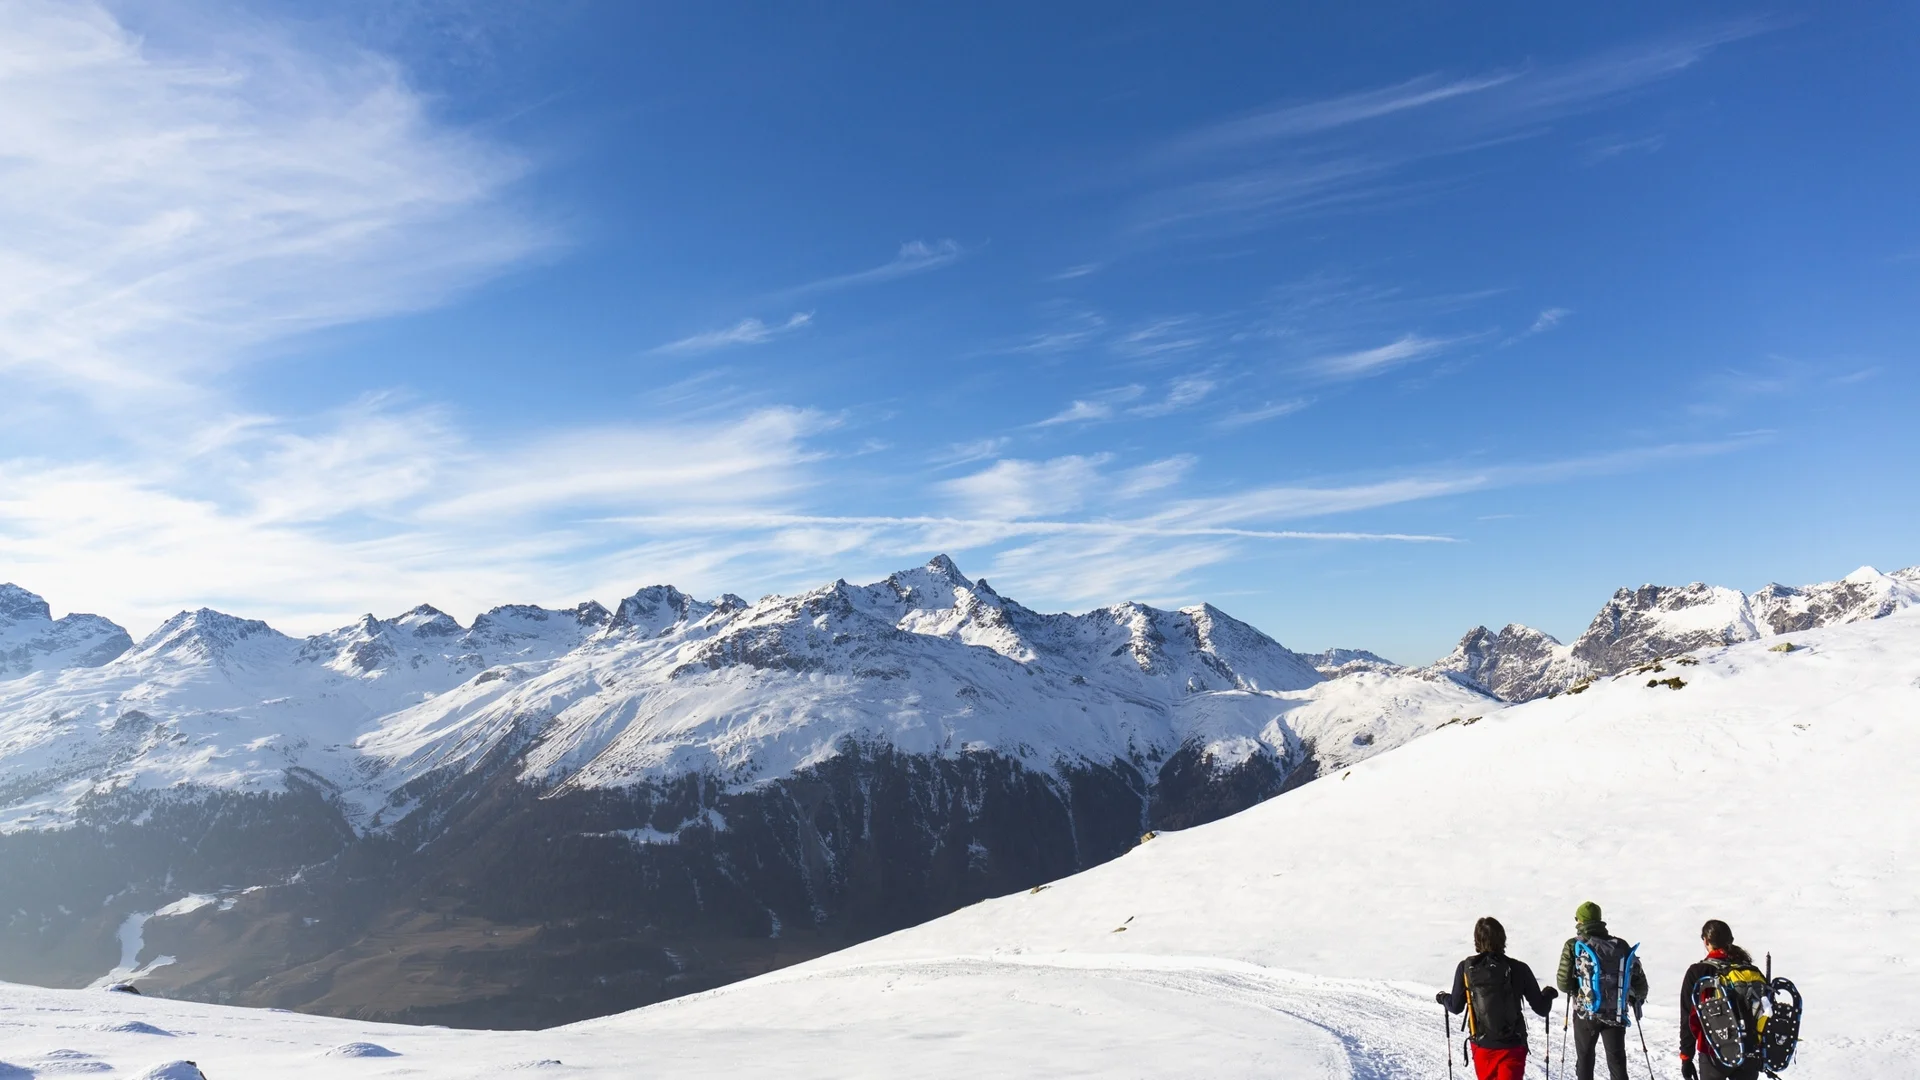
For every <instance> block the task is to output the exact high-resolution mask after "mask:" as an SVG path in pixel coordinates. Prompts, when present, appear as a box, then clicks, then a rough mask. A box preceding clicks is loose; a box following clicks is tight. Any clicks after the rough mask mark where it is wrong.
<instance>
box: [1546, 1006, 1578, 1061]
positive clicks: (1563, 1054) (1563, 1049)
mask: <svg viewBox="0 0 1920 1080" xmlns="http://www.w3.org/2000/svg"><path fill="white" fill-rule="evenodd" d="M1572 1027H1573V1002H1571V1001H1569V1002H1567V1011H1566V1012H1563V1013H1561V1014H1560V1060H1561V1061H1565V1060H1567V1031H1568V1030H1569V1029H1571V1028H1572ZM1547 1047H1548V1049H1549V1050H1551V1049H1552V1047H1553V1033H1552V1032H1551V1031H1549V1032H1548V1033H1547Z"/></svg>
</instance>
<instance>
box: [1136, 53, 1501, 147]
mask: <svg viewBox="0 0 1920 1080" xmlns="http://www.w3.org/2000/svg"><path fill="white" fill-rule="evenodd" d="M1516 78H1519V75H1518V73H1504V74H1500V73H1497V74H1492V75H1483V76H1478V77H1475V78H1468V79H1453V80H1446V79H1442V78H1441V77H1440V76H1438V75H1422V76H1420V77H1418V78H1413V79H1409V80H1407V81H1406V82H1402V83H1397V84H1395V85H1392V86H1382V87H1376V88H1374V89H1371V90H1361V91H1358V92H1356V93H1351V94H1345V95H1341V96H1339V97H1332V98H1323V99H1321V100H1319V101H1306V102H1300V103H1297V104H1292V105H1282V106H1278V107H1276V108H1271V109H1265V110H1262V111H1260V112H1256V113H1253V114H1251V115H1249V116H1243V117H1240V118H1239V119H1235V120H1227V121H1223V122H1221V123H1217V124H1213V125H1211V126H1208V127H1204V128H1201V129H1200V130H1199V131H1196V132H1193V133H1192V134H1189V135H1184V136H1182V137H1180V138H1178V139H1175V140H1174V141H1173V142H1171V143H1170V144H1168V145H1167V146H1166V147H1164V148H1162V150H1161V153H1162V155H1164V156H1166V157H1172V158H1178V157H1191V156H1197V155H1207V154H1218V153H1221V152H1223V151H1231V150H1237V149H1241V148H1244V147H1247V146H1251V145H1258V144H1261V143H1268V142H1272V141H1274V140H1278V139H1297V138H1300V137H1302V136H1306V135H1317V134H1320V133H1322V132H1326V131H1331V130H1333V129H1335V128H1341V127H1346V126H1347V125H1349V124H1357V123H1361V122H1363V121H1367V120H1377V119H1379V118H1381V117H1384V116H1391V115H1393V114H1395V113H1400V112H1406V111H1408V110H1411V109H1420V108H1424V107H1426V106H1428V105H1434V104H1438V103H1440V102H1443V101H1449V100H1451V99H1453V98H1458V97H1464V96H1466V95H1469V94H1477V93H1480V92H1482V91H1484V90H1489V89H1492V88H1493V87H1496V86H1502V85H1504V84H1506V83H1509V82H1512V81H1513V80H1514V79H1516Z"/></svg>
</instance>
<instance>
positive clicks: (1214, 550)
mask: <svg viewBox="0 0 1920 1080" xmlns="http://www.w3.org/2000/svg"><path fill="white" fill-rule="evenodd" d="M1354 7H1355V6H1354V5H1337V4H1311V5H1289V6H1286V7H1285V8H1282V7H1280V6H1279V5H1272V4H1211V5H1178V6H1176V5H1132V4H1115V3H1098V4H1095V3H1085V4H1064V3H1063V4H1053V5H1044V6H1042V5H1032V4H1021V5H1015V4H1001V3H980V4H970V5H961V6H955V7H952V8H950V9H948V10H944V11H930V10H924V8H925V6H924V5H897V4H879V3H862V4H845V3H843V4H782V5H758V6H744V5H743V6H733V5H724V4H641V3H584V2H564V3H554V4H548V5H538V6H529V5H520V4H505V3H499V4H484V3H481V4H454V3H447V2H439V0H421V2H417V3H412V4H373V3H365V4H338V5H325V6H317V5H316V6H309V5H301V4H293V3H254V4H244V3H240V4H236V3H226V4H195V3H187V2H182V0H174V2H157V0H156V2H152V3H128V4H109V5H105V6H97V5H92V4H86V3H61V4H56V3H44V2H40V0H20V2H18V3H12V4H8V5H6V7H5V9H4V11H0V90H4V92H5V93H6V95H7V97H8V100H9V101H10V102H12V103H14V104H13V105H12V106H11V107H10V108H9V110H8V112H9V114H10V115H9V116H8V117H6V118H5V119H4V120H0V162H4V164H0V170H4V172H5V176H6V182H5V183H4V184H0V237H4V239H0V293H3V294H4V299H0V578H9V579H13V580H17V581H19V582H20V583H22V584H24V585H27V586H28V587H30V588H34V589H36V590H37V591H40V592H42V593H44V594H46V595H47V596H48V597H49V598H50V599H51V601H52V602H53V604H54V606H55V608H56V609H59V610H66V609H78V610H96V611H100V612H102V613H104V614H108V615H110V616H113V617H115V618H118V619H121V620H122V621H124V622H126V623H128V624H129V625H130V626H131V627H132V628H133V629H134V630H135V631H136V633H137V632H140V631H143V630H144V629H146V628H148V627H149V626H151V625H152V624H153V623H154V622H156V621H158V620H159V619H160V618H162V617H164V616H165V615H166V614H168V613H170V612H171V611H173V610H176V609H178V608H180V607H186V606H197V605H199V604H203V603H204V604H211V605H213V606H217V607H221V608H223V609H226V610H231V611H235V612H237V613H243V614H249V615H255V616H259V617H265V618H267V619H269V620H270V621H272V622H274V623H275V624H276V625H279V626H281V627H283V628H285V629H288V630H291V631H312V630H317V629H321V628H324V627H327V626H331V625H335V624H338V623H341V622H343V621H345V620H346V619H348V618H350V617H352V616H353V615H356V614H357V613H359V612H361V611H366V610H371V611H374V612H376V613H379V614H391V613H393V612H395V611H398V610H401V609H404V608H406V607H409V606H411V605H413V604H414V603H418V602H421V601H430V602H433V603H435V604H437V605H439V606H441V607H444V608H446V609H448V610H450V611H452V612H454V613H456V614H458V615H461V616H462V617H467V616H471V615H472V614H473V613H474V612H475V611H478V610H481V609H484V608H486V607H489V606H492V605H493V604H496V603H502V602H509V601H534V602H544V603H565V602H574V601H577V600H579V599H581V598H584V597H588V596H591V597H596V598H599V599H601V600H603V601H612V600H613V599H616V598H617V597H619V596H621V595H624V594H626V593H628V592H630V591H632V590H633V589H634V588H635V587H638V586H640V585H643V584H648V583H652V582H657V581H669V582H673V583H676V584H679V585H681V586H682V587H685V588H688V589H690V590H691V591H694V592H696V593H701V594H712V593H718V592H720V591H723V590H726V591H733V592H738V593H742V594H745V595H749V596H754V595H759V594H761V593H764V592H768V591H776V590H788V589H793V588H798V587H805V586H809V585H812V584H816V583H819V582H822V581H826V580H831V579H832V578H834V577H840V576H845V577H847V578H850V579H855V580H860V579H872V578H876V577H878V576H880V575H883V574H884V573H886V572H887V571H889V570H891V569H895V568H898V567H901V566H906V565H912V564H915V563H918V562H921V561H924V560H925V559H926V558H927V557H928V556H930V555H932V554H934V553H936V552H939V551H946V552H948V553H950V554H952V555H953V556H954V557H955V558H956V560H958V561H959V563H960V565H961V567H962V568H963V569H964V570H966V571H967V572H968V573H970V574H973V575H975V576H986V577H988V578H989V579H990V580H991V581H992V582H993V584H994V585H995V587H996V588H998V589H1000V590H1001V591H1002V592H1004V593H1006V594H1007V595H1011V596H1015V597H1017V598H1020V599H1022V600H1023V601H1025V602H1027V603H1029V604H1030V605H1033V606H1037V607H1041V608H1046V609H1062V608H1064V609H1075V610H1079V609H1084V608H1087V607H1090V606H1094V605H1097V604H1101V603H1107V602H1112V601H1117V600H1121V599H1140V600H1147V601H1151V602H1156V603H1168V604H1173V603H1188V602H1193V601H1197V600H1201V599H1206V600H1211V601H1213V602H1214V603H1216V604H1218V605H1219V606H1221V607H1223V608H1225V609H1226V610H1228V611H1230V612H1232V613H1234V614H1237V615H1239V616H1241V617H1243V618H1246V619H1248V620H1249V621H1251V622H1253V623H1255V624H1256V625H1258V626H1260V627H1261V628H1263V629H1265V630H1267V631H1268V632H1270V633H1272V634H1274V635H1275V636H1276V637H1278V638H1279V639H1280V640H1282V641H1283V642H1285V643H1286V644H1288V645H1290V646H1293V647H1295V648H1301V649H1318V648H1323V647H1327V646H1331V645H1345V646H1359V647H1366V648H1372V649H1375V650H1377V651H1380V652H1382V653H1384V654H1386V655H1389V656H1392V657H1394V658H1396V659H1400V660H1403V661H1424V660H1427V659H1430V658H1432V657H1434V656H1436V655H1438V654H1440V653H1442V652H1444V651H1446V649H1447V648H1449V647H1450V646H1451V643H1452V642H1453V640H1454V639H1455V638H1457V637H1458V635H1459V634H1460V633H1461V632H1462V631H1463V630H1465V629H1466V628H1467V627H1469V626H1471V625H1474V624H1478V623H1482V622H1484V623H1489V624H1492V625H1494V626H1498V625H1501V624H1503V623H1505V622H1508V621H1519V622H1525V623H1528V624H1531V625H1535V626H1539V627H1541V628H1543V629H1546V630H1548V631H1549V632H1551V633H1554V634H1556V635H1560V636H1562V637H1568V636H1571V635H1573V634H1576V633H1578V632H1579V630H1580V629H1582V628H1583V627H1584V626H1585V624H1586V621H1587V619H1588V618H1590V617H1591V615H1592V613H1593V611H1594V610H1595V609H1596V608H1597V606H1598V605H1599V603H1600V602H1601V601H1602V600H1603V599H1604V598H1605V597H1606V595H1607V594H1608V593H1610V592H1611V590H1612V589H1614V588H1615V587H1618V586H1621V585H1635V584H1639V583H1641V582H1644V581H1662V582H1685V581H1691V580H1708V581H1713V582H1716V583H1723V584H1730V585H1736V586H1740V587H1744V588H1753V587H1756V586H1758V585H1760V584H1763V583H1765V582H1767V581H1769V580H1780V581H1786V582H1801V581H1812V580H1824V579H1831V578H1833V577H1837V576H1839V575H1841V574H1844V573H1846V572H1847V571H1849V570H1851V569H1853V568H1854V567H1856V566H1858V565H1860V564H1863V563H1871V564H1876V565H1880V566H1882V567H1883V568H1891V567H1894V566H1903V565H1909V564H1912V563H1916V562H1920V529H1916V526H1917V525H1920V510H1917V509H1916V507H1917V506H1920V500H1916V499H1915V498H1913V496H1912V494H1911V488H1912V476H1913V466H1914V464H1915V457H1916V455H1915V449H1916V436H1915V434H1914V430H1915V419H1914V418H1915V408H1914V406H1915V403H1916V401H1920V374H1917V371H1916V364H1915V361H1914V351H1915V331H1916V325H1917V323H1920V319H1917V318H1916V312H1920V208H1917V203H1916V200H1915V199H1914V197H1913V192H1914V191H1916V190H1920V142H1917V141H1916V140H1915V139H1914V138H1913V137H1912V133H1913V132H1914V131H1916V130H1920V74H1916V72H1920V64H1916V60H1920V56H1917V55H1916V52H1917V51H1920V50H1917V49H1916V42H1920V8H1915V7H1914V5H1912V4H1885V5H1872V4H1859V5H1845V6H1823V7H1821V8H1817V9H1816V8H1811V7H1810V8H1806V9H1796V8H1784V7H1759V6H1754V7H1746V6H1740V5H1716V6H1714V7H1713V8H1712V9H1711V10H1709V9H1707V8H1705V7H1701V8H1698V9H1697V10H1686V11H1682V12H1679V13H1676V12H1675V11H1674V8H1673V5H1660V4H1641V5H1635V4H1617V5H1604V6H1597V8H1596V9H1595V10H1586V9H1582V10H1578V11H1573V10H1557V9H1555V10H1549V9H1547V8H1546V7H1545V6H1541V5H1472V6H1466V5H1436V4H1428V3H1406V4H1399V5H1374V6H1372V7H1370V8H1369V9H1368V10H1367V11H1366V12H1364V13H1362V12H1358V11H1356V10H1353V9H1354ZM1829 8H1831V10H1829Z"/></svg>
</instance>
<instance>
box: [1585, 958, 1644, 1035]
mask: <svg viewBox="0 0 1920 1080" xmlns="http://www.w3.org/2000/svg"><path fill="white" fill-rule="evenodd" d="M1639 952H1640V946H1638V945H1632V946H1629V945H1628V944H1627V943H1626V942H1624V941H1621V940H1620V939H1619V938H1617V937H1604V938H1590V937H1578V938H1574V939H1573V973H1574V981H1575V982H1576V983H1577V984H1578V985H1579V987H1580V992H1579V996H1578V997H1577V998H1575V999H1574V1002H1573V1011H1574V1015H1575V1016H1578V1017H1580V1018H1581V1019H1584V1020H1590V1021H1592V1022H1594V1023H1597V1024H1605V1025H1607V1026H1608V1027H1620V1028H1623V1027H1630V1026H1632V1024H1633V1007H1632V1002H1631V1001H1630V1000H1629V994H1630V992H1631V990H1632V987H1633V958H1634V956H1635V955H1636V954H1638V953H1639Z"/></svg>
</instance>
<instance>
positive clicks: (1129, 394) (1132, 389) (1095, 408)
mask: <svg viewBox="0 0 1920 1080" xmlns="http://www.w3.org/2000/svg"><path fill="white" fill-rule="evenodd" d="M1146 392H1147V388H1146V387H1144V386H1140V385H1137V384H1129V385H1127V386H1116V387H1114V388H1113V389H1111V390H1102V391H1100V392H1099V393H1097V394H1093V395H1090V396H1088V397H1085V398H1076V399H1074V400H1073V401H1072V402H1069V403H1068V405H1067V407H1066V408H1064V409H1061V410H1060V411H1059V412H1057V413H1054V414H1053V415H1052V416H1049V417H1047V418H1046V419H1045V420H1040V421H1037V422H1036V423H1034V425H1033V426H1034V427H1041V428H1044V427H1058V426H1059V425H1061V424H1085V423H1092V422H1094V421H1098V420H1111V419H1113V416H1114V413H1115V412H1116V411H1118V409H1119V408H1120V406H1122V405H1124V404H1125V403H1127V402H1129V401H1132V400H1134V399H1136V398H1138V397H1139V396H1140V395H1142V394H1144V393H1146Z"/></svg>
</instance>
